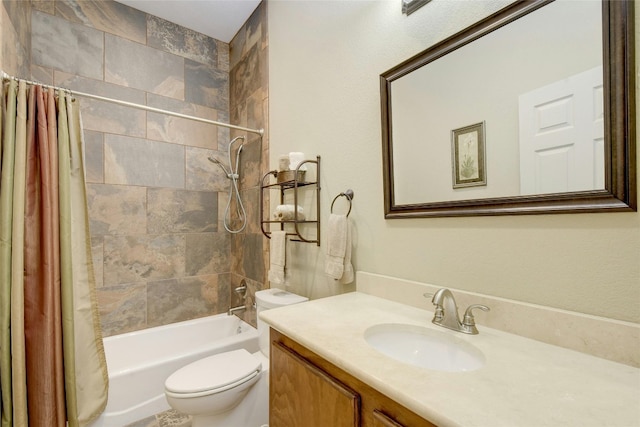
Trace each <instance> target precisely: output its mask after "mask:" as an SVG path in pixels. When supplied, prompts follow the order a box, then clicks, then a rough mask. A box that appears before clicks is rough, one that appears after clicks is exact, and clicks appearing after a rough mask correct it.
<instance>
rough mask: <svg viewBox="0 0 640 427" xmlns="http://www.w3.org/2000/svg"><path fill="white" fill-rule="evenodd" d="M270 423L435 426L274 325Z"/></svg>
mask: <svg viewBox="0 0 640 427" xmlns="http://www.w3.org/2000/svg"><path fill="white" fill-rule="evenodd" d="M269 360H270V371H269V426H270V427H301V426H304V427H327V426H331V427H435V426H434V424H432V423H430V422H428V421H427V420H425V419H423V418H422V417H420V416H418V415H417V414H415V413H414V412H412V411H410V410H408V409H406V408H405V407H403V406H401V405H399V404H398V403H396V402H394V401H393V400H391V399H390V398H388V397H386V396H384V395H383V394H381V393H380V392H378V391H376V390H375V389H373V388H371V387H370V386H368V385H367V384H365V383H363V382H362V381H360V380H358V379H357V378H355V377H353V376H351V375H350V374H348V373H347V372H345V371H343V370H342V369H340V368H338V367H336V366H335V365H333V364H332V363H329V362H328V361H326V360H325V359H323V358H322V357H320V356H318V355H317V354H315V353H313V352H312V351H310V350H308V349H307V348H306V347H304V346H302V345H300V344H298V343H297V342H295V341H294V340H292V339H290V338H289V337H287V336H286V335H283V334H281V333H280V332H278V331H276V330H274V329H271V355H270V358H269Z"/></svg>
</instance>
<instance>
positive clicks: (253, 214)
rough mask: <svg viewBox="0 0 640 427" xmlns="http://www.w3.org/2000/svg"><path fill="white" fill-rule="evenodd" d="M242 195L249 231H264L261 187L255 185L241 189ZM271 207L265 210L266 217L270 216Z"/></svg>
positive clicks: (247, 230) (247, 229)
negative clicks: (261, 213) (262, 228)
mask: <svg viewBox="0 0 640 427" xmlns="http://www.w3.org/2000/svg"><path fill="white" fill-rule="evenodd" d="M240 196H241V197H242V203H243V204H244V207H245V212H246V215H247V227H246V229H245V230H246V232H247V233H262V231H261V229H260V208H259V207H260V188H258V187H254V188H249V189H247V190H241V191H240ZM268 212H269V207H268V205H267V209H266V211H265V219H266V217H267V216H268Z"/></svg>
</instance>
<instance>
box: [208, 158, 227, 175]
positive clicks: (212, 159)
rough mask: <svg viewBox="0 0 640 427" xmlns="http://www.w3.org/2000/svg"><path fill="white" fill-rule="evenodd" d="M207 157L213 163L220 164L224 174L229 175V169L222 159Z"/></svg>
mask: <svg viewBox="0 0 640 427" xmlns="http://www.w3.org/2000/svg"><path fill="white" fill-rule="evenodd" d="M207 159H208V160H209V161H210V162H211V163H215V164H216V165H218V166H220V169H222V171H223V172H224V174H225V175H227V176H229V170H228V169H227V168H226V167H225V166H224V165H223V164H222V162H221V161H220V160H218V159H216V158H215V157H211V156H209V157H207Z"/></svg>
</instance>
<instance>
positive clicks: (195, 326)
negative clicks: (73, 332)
mask: <svg viewBox="0 0 640 427" xmlns="http://www.w3.org/2000/svg"><path fill="white" fill-rule="evenodd" d="M239 348H245V349H247V351H249V352H251V353H253V352H256V351H258V350H259V344H258V331H257V330H256V329H255V328H253V327H252V326H251V325H249V324H248V323H245V322H243V321H242V320H240V318H238V317H237V316H228V315H227V314H218V315H215V316H209V317H203V318H200V319H194V320H188V321H185V322H178V323H172V324H170V325H165V326H158V327H155V328H149V329H144V330H141V331H135V332H129V333H126V334H121V335H114V336H111V337H107V338H105V339H104V351H105V355H106V358H107V368H108V372H109V401H108V402H107V407H106V409H105V411H104V412H103V413H102V415H101V416H100V417H99V418H98V419H96V420H95V421H94V422H93V423H92V424H90V427H122V426H125V425H127V424H129V423H132V422H134V421H137V420H140V419H143V418H146V417H149V416H151V415H153V414H156V413H159V412H163V411H166V410H168V409H170V408H169V405H168V404H167V401H166V399H165V397H164V381H165V380H166V379H167V377H168V376H169V375H171V374H172V373H173V372H174V371H176V370H177V369H178V368H180V367H182V366H185V365H187V364H188V363H191V362H193V361H195V360H198V359H202V358H203V357H206V356H210V355H212V354H216V353H221V352H225V351H229V350H235V349H239Z"/></svg>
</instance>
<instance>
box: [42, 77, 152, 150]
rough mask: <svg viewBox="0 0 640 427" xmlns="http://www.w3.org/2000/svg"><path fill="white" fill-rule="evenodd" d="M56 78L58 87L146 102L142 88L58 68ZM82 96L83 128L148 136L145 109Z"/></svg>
mask: <svg viewBox="0 0 640 427" xmlns="http://www.w3.org/2000/svg"><path fill="white" fill-rule="evenodd" d="M54 80H55V84H56V85H57V86H62V87H66V88H69V89H71V90H76V91H80V92H86V93H91V94H94V95H99V96H106V97H109V98H114V99H119V100H122V101H127V102H134V103H137V104H144V103H145V93H144V92H142V91H139V90H135V89H131V88H126V87H122V86H118V85H114V84H110V83H104V82H102V81H98V80H92V79H87V78H83V77H80V76H76V75H72V74H68V73H63V72H59V71H56V72H55V73H54ZM79 99H80V111H81V112H82V123H83V127H84V129H88V130H94V131H98V132H108V133H117V134H120V135H128V136H137V137H144V136H145V135H146V113H145V112H144V111H142V110H139V109H137V108H131V107H124V106H121V105H117V104H113V103H110V102H105V101H98V100H94V99H90V98H83V97H79Z"/></svg>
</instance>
